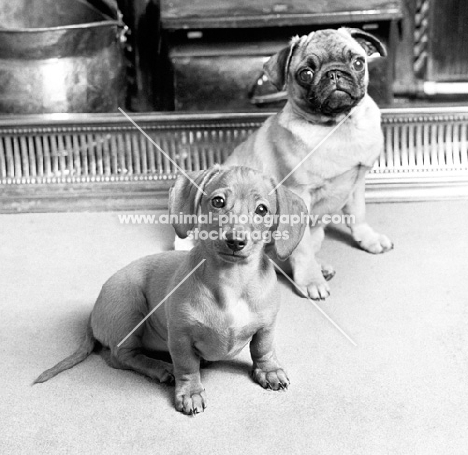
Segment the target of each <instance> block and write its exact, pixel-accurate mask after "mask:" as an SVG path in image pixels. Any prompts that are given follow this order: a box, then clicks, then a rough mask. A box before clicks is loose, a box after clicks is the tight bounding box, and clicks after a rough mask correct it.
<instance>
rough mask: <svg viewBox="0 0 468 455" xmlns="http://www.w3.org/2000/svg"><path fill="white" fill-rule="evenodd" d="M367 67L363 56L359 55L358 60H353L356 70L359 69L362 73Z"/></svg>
mask: <svg viewBox="0 0 468 455" xmlns="http://www.w3.org/2000/svg"><path fill="white" fill-rule="evenodd" d="M365 67H366V64H365V62H364V59H363V58H361V57H358V58H357V59H356V60H354V62H353V68H354V71H357V72H358V73H360V72H361V71H362V70H363V69H364V68H365Z"/></svg>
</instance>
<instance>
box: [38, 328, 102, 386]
mask: <svg viewBox="0 0 468 455" xmlns="http://www.w3.org/2000/svg"><path fill="white" fill-rule="evenodd" d="M95 345H96V339H95V338H94V335H93V329H92V328H91V323H88V327H87V328H86V336H85V339H84V340H83V342H82V343H81V345H80V347H79V348H78V349H77V350H76V351H75V352H74V353H73V354H72V355H70V356H68V357H67V358H66V359H63V360H62V361H61V362H59V363H57V365H55V366H54V367H52V368H49V369H48V370H46V371H44V373H42V374H41V375H40V376H39V377H38V378H37V379H36V380H35V381H34V382H33V385H34V384H37V383H41V382H46V381H48V380H49V379H52V378H53V377H54V376H56V375H58V374H59V373H61V372H62V371H65V370H68V369H69V368H72V367H74V366H75V365H77V364H78V363H80V362H82V361H83V360H85V359H86V358H87V357H88V356H89V355H90V354H91V352H93V349H94V346H95Z"/></svg>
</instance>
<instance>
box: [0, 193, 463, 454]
mask: <svg viewBox="0 0 468 455" xmlns="http://www.w3.org/2000/svg"><path fill="white" fill-rule="evenodd" d="M369 219H370V220H371V222H372V224H373V225H374V226H375V227H376V228H378V229H379V230H381V231H382V232H385V233H386V234H388V235H389V236H390V237H391V238H392V239H393V240H394V241H395V250H394V251H392V252H391V253H388V254H386V255H381V256H372V255H369V254H367V253H364V252H362V251H360V250H358V249H356V248H355V247H354V246H352V245H351V244H350V242H349V239H348V236H347V233H346V231H345V230H341V229H335V230H333V231H331V232H330V233H329V236H328V239H327V241H326V243H325V245H324V248H323V250H322V253H321V257H322V258H324V259H325V260H326V262H329V263H331V264H333V265H334V266H335V267H336V270H337V275H336V277H335V278H334V279H333V281H332V282H331V285H332V296H331V298H330V299H329V300H327V301H326V302H325V303H320V306H321V307H322V309H323V310H324V311H326V312H327V313H328V314H329V315H330V317H331V318H333V319H334V320H335V321H336V322H337V323H338V324H339V325H340V326H341V327H342V328H343V329H344V330H345V331H346V332H347V333H348V334H349V335H350V336H351V337H352V338H353V340H355V342H356V343H357V345H358V346H357V347H355V346H353V345H352V344H351V343H349V342H348V341H347V340H346V339H345V338H344V337H343V336H342V335H341V334H340V333H339V332H338V331H337V330H336V329H335V328H334V327H333V326H332V325H331V324H330V323H329V322H328V321H327V320H326V319H324V317H323V316H322V315H321V314H320V313H319V312H318V311H317V310H316V308H314V306H313V305H312V304H311V303H310V302H308V301H307V300H305V299H301V298H299V297H298V296H296V295H295V294H294V293H293V292H292V290H291V287H290V285H289V284H288V283H287V282H285V281H280V283H279V284H278V291H279V292H281V294H282V297H283V306H282V309H281V312H280V317H279V323H278V330H277V348H278V354H279V356H280V358H281V360H282V362H283V363H284V365H285V366H286V367H287V370H288V373H289V376H290V378H291V382H292V384H291V387H290V389H289V391H287V392H269V391H265V390H263V389H261V388H260V386H258V385H256V384H254V383H253V382H252V381H251V379H250V378H249V376H248V371H249V368H250V360H249V356H248V352H243V353H242V354H241V356H240V357H239V358H238V359H237V360H235V361H231V362H227V363H219V364H214V365H211V366H210V367H209V368H207V369H206V370H204V371H203V379H204V385H205V387H206V390H207V393H208V399H209V407H208V408H207V410H206V412H205V413H204V414H201V415H198V416H196V417H187V416H184V415H182V414H180V413H177V412H176V411H175V410H174V409H173V403H172V394H173V388H172V387H170V386H161V385H158V384H156V383H154V382H151V381H149V380H147V379H145V378H144V377H141V376H138V375H137V374H134V373H132V372H127V371H121V370H113V369H111V368H109V367H108V366H107V365H106V364H105V363H104V361H103V360H102V359H101V358H100V357H99V356H97V355H93V356H91V357H90V358H89V359H87V360H86V361H85V362H84V363H82V364H81V365H79V366H77V367H75V368H74V369H72V370H69V371H67V372H65V373H62V374H61V375H60V376H57V377H56V378H54V379H53V380H51V381H50V382H48V383H45V384H39V385H36V386H34V387H32V386H31V382H32V380H33V379H34V378H35V377H36V376H37V375H38V374H39V373H40V372H42V371H43V370H44V369H46V368H49V367H50V366H52V365H53V364H55V363H56V362H57V361H58V360H61V359H62V358H63V357H65V356H67V355H68V354H70V353H71V352H72V351H73V350H74V349H75V347H76V346H77V343H78V341H79V340H80V338H81V336H82V333H83V329H84V327H85V324H86V318H87V316H88V313H89V311H90V310H91V308H92V305H93V303H94V299H95V298H96V296H97V294H98V292H99V289H100V287H101V285H102V284H103V282H104V281H105V280H106V279H107V278H108V277H109V276H110V275H111V274H112V273H113V272H114V271H116V270H117V269H119V268H120V267H122V266H124V265H125V264H127V263H128V262H129V261H131V260H133V259H135V258H138V257H140V256H143V255H146V254H150V253H154V252H157V251H161V250H164V249H168V248H169V247H170V244H171V241H172V229H171V228H170V227H164V228H162V227H156V226H151V225H123V224H119V221H118V217H117V214H116V213H89V214H87V213H70V214H24V215H3V216H0V235H1V237H0V238H1V243H0V258H1V272H0V295H1V299H0V317H1V332H0V364H1V368H0V374H1V390H0V407H1V411H0V452H1V453H3V454H43V453H52V454H55V453H58V454H61V453H64V454H65V453H67V454H88V453H89V454H132V453H135V454H137V453H138V454H206V455H208V454H235V455H238V454H249V455H250V454H259V455H263V454H268V455H274V454H300V455H302V454H332V455H337V454H340V455H341V454H371V455H376V454H392V455H393V454H404V455H407V454H422V455H428V454H451V455H452V454H466V453H467V450H468V387H467V378H468V327H467V323H468V306H467V304H468V281H467V278H466V274H467V271H468V235H467V233H466V232H467V231H466V226H467V222H468V204H467V202H466V201H465V202H438V203H419V204H410V203H407V204H393V205H391V204H386V205H371V206H370V207H369Z"/></svg>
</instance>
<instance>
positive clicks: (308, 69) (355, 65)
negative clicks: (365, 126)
mask: <svg viewBox="0 0 468 455" xmlns="http://www.w3.org/2000/svg"><path fill="white" fill-rule="evenodd" d="M298 47H299V48H298V49H297V50H296V52H295V54H294V55H293V56H292V59H291V64H290V72H289V77H290V78H293V79H294V83H292V84H290V85H289V86H290V87H291V91H292V95H293V99H294V101H295V102H296V103H297V104H298V106H299V107H300V108H301V109H302V110H304V111H306V112H310V113H320V114H324V115H332V116H333V115H337V114H342V113H347V112H349V111H350V110H351V109H352V108H353V107H354V106H356V105H357V104H358V103H359V101H361V100H362V98H363V97H364V95H365V94H366V91H367V84H368V81H369V76H368V71H367V61H366V59H367V56H366V52H365V51H364V49H363V48H362V47H361V46H360V45H359V44H358V43H357V41H355V40H354V39H353V38H351V37H349V38H347V37H346V36H345V35H342V34H341V33H339V32H338V31H332V30H330V31H327V30H324V31H319V32H316V33H314V34H313V36H312V37H311V39H310V41H308V42H305V43H304V45H303V46H298Z"/></svg>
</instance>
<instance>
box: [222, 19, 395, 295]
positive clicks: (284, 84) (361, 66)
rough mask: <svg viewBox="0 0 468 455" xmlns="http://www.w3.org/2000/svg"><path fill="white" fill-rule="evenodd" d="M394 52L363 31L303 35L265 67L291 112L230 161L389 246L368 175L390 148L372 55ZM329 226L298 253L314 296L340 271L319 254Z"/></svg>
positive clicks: (375, 246)
mask: <svg viewBox="0 0 468 455" xmlns="http://www.w3.org/2000/svg"><path fill="white" fill-rule="evenodd" d="M376 54H378V55H380V56H385V55H386V50H385V47H384V45H383V44H382V43H381V42H380V41H379V40H378V39H377V38H376V37H375V36H373V35H371V34H369V33H367V32H364V31H362V30H359V29H353V28H340V29H338V30H331V29H330V30H320V31H316V32H312V33H310V34H309V35H306V36H302V37H295V38H293V39H292V41H291V43H290V45H289V46H287V47H286V48H284V49H283V50H281V51H280V52H279V53H277V54H276V55H274V56H273V57H271V58H270V59H269V60H268V61H267V62H266V63H265V66H264V70H265V73H266V74H267V76H268V77H269V79H270V80H271V82H272V83H273V84H274V85H275V86H276V87H277V88H278V89H279V90H286V91H287V94H288V101H287V103H286V105H285V107H284V108H283V110H282V111H281V112H279V113H277V114H276V115H273V116H272V117H270V118H268V119H267V120H266V122H265V123H264V124H263V125H262V126H261V127H260V128H259V129H258V130H257V131H256V132H254V133H253V134H252V135H251V136H250V137H249V138H248V139H247V140H246V141H245V142H244V143H242V144H240V145H239V146H238V147H237V148H236V149H235V150H234V151H233V153H232V154H231V155H230V156H229V157H228V159H227V161H226V162H225V164H226V165H229V166H233V165H242V166H248V167H251V168H254V169H257V170H259V171H262V172H263V173H265V174H266V175H269V176H271V177H273V178H274V179H275V180H276V181H277V182H282V183H281V184H283V185H285V186H286V187H287V188H288V189H289V190H292V191H293V192H294V193H296V194H297V195H299V196H300V197H301V198H302V199H303V200H304V202H305V203H306V205H307V207H308V209H309V211H310V212H309V213H310V214H311V215H314V217H317V218H318V220H323V219H324V218H323V217H324V215H330V214H333V213H336V212H337V211H340V210H342V211H343V212H344V213H345V214H347V215H350V216H348V217H347V218H348V219H349V220H351V221H350V222H349V224H348V226H349V228H350V230H351V234H352V237H353V238H354V240H355V241H356V242H357V243H358V244H359V246H360V247H361V248H362V249H364V250H365V251H368V252H369V253H373V254H378V253H383V252H386V251H389V250H391V249H392V248H393V243H392V242H391V241H390V240H389V238H388V237H387V236H385V235H383V234H379V233H378V232H376V231H374V229H372V227H371V226H369V224H368V223H367V222H366V208H365V199H364V190H365V177H366V173H367V172H368V171H369V170H370V169H371V168H372V167H373V165H374V163H375V161H376V160H377V158H378V157H379V155H380V153H381V151H382V149H383V134H382V131H381V126H380V111H379V108H378V107H377V105H376V104H375V102H374V101H373V100H372V99H371V98H370V97H369V95H368V94H367V85H368V82H369V72H368V61H369V58H370V57H371V56H375V55H376ZM324 224H325V223H323V222H317V223H315V224H314V225H310V228H309V229H306V232H305V234H304V237H303V239H302V241H301V242H300V244H299V246H298V247H297V248H296V250H295V251H294V252H293V254H292V255H291V257H290V258H289V261H290V268H291V272H292V275H293V279H294V281H295V283H296V284H297V285H298V287H299V288H300V290H301V291H302V292H303V293H304V294H305V295H306V296H308V297H309V298H312V299H325V298H326V297H328V296H329V294H330V288H329V285H328V283H327V280H328V279H330V278H331V277H333V275H334V270H333V269H332V268H331V267H329V266H321V265H319V263H318V262H317V259H316V257H315V255H316V253H317V252H318V251H319V249H320V246H321V243H322V241H323V239H324Z"/></svg>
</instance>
